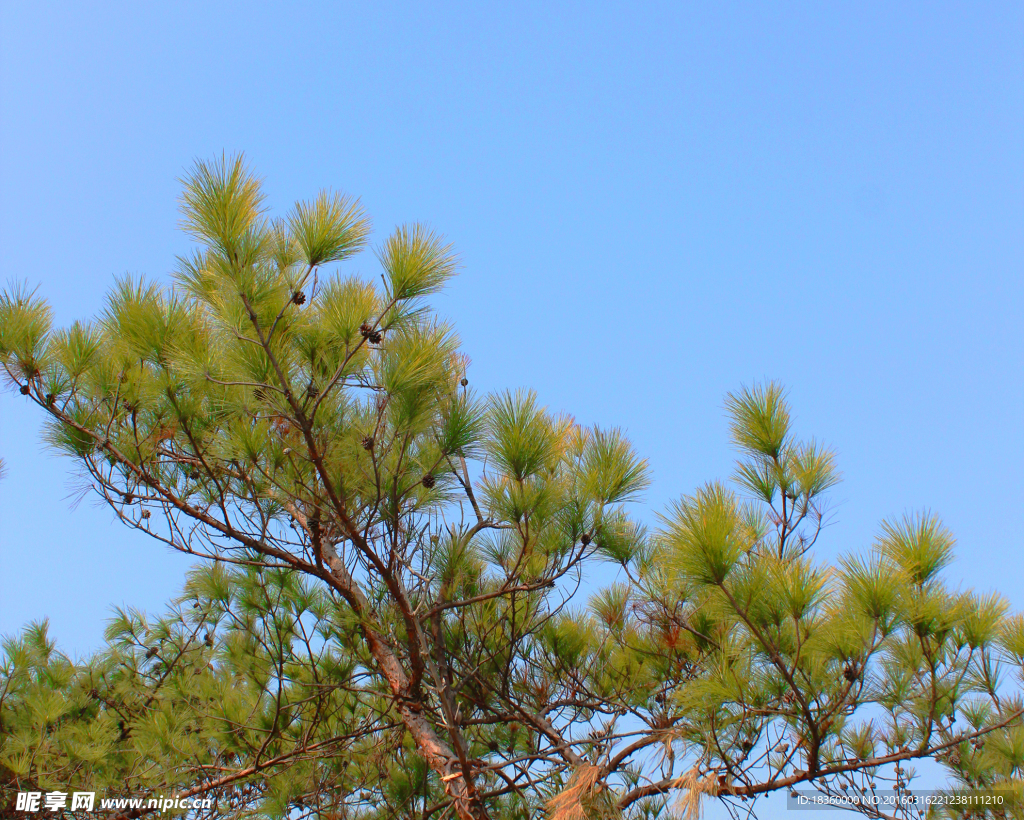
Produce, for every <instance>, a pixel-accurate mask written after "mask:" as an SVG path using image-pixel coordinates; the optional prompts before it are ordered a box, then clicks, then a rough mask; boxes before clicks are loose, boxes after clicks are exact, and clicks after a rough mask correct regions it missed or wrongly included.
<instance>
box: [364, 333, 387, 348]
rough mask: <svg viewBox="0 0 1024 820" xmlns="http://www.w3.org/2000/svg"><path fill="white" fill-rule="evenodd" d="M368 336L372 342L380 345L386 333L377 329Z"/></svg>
mask: <svg viewBox="0 0 1024 820" xmlns="http://www.w3.org/2000/svg"><path fill="white" fill-rule="evenodd" d="M366 338H367V339H369V341H370V344H375V345H379V344H380V343H381V340H382V339H383V338H384V334H382V333H381V332H380V331H379V330H375V331H373V333H370V334H368V335H367V337H366Z"/></svg>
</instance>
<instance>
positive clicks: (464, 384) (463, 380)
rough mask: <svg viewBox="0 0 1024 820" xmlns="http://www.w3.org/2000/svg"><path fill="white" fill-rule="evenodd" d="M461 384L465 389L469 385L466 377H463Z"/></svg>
mask: <svg viewBox="0 0 1024 820" xmlns="http://www.w3.org/2000/svg"><path fill="white" fill-rule="evenodd" d="M459 384H461V385H462V386H463V387H465V386H466V385H467V384H469V379H467V378H466V377H465V376H463V377H462V381H460V382H459Z"/></svg>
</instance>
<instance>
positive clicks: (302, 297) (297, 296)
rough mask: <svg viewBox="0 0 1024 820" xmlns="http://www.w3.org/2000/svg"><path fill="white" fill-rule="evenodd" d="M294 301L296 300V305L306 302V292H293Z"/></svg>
mask: <svg viewBox="0 0 1024 820" xmlns="http://www.w3.org/2000/svg"><path fill="white" fill-rule="evenodd" d="M292 302H294V303H295V304H296V305H304V304H306V294H305V293H303V292H302V291H301V290H297V291H295V293H293V294H292Z"/></svg>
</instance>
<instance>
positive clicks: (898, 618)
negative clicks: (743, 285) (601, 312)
mask: <svg viewBox="0 0 1024 820" xmlns="http://www.w3.org/2000/svg"><path fill="white" fill-rule="evenodd" d="M184 186H185V189H184V194H183V196H182V214H183V218H182V226H183V228H184V229H185V230H186V231H187V232H188V233H189V234H190V235H191V236H192V237H194V238H195V239H196V241H197V243H198V245H197V247H196V249H195V250H194V251H193V252H192V254H191V255H189V256H188V257H186V258H182V259H180V260H179V263H178V268H177V271H176V273H175V276H174V283H173V286H172V287H170V288H163V287H160V286H157V285H155V284H153V283H150V282H146V281H143V280H137V279H127V278H126V279H124V280H122V281H120V282H118V283H117V285H116V287H115V288H114V290H113V291H112V293H111V294H110V296H109V299H108V303H107V307H106V309H105V310H104V311H103V313H102V314H101V316H100V317H99V318H98V319H97V320H96V321H94V322H92V323H76V324H74V325H72V326H71V327H69V328H67V329H63V330H61V329H54V328H53V327H52V323H51V315H50V311H49V309H48V308H47V306H46V305H45V304H44V303H43V302H41V301H40V300H38V299H37V298H36V297H35V296H34V294H33V293H32V292H31V291H28V290H26V289H25V288H18V287H15V288H11V289H9V290H8V291H5V292H4V293H3V294H2V296H0V363H2V365H3V368H4V371H5V373H6V375H7V377H8V378H9V380H10V384H11V385H12V387H13V389H14V391H15V392H17V393H20V394H21V395H22V396H24V397H25V398H26V399H27V400H28V401H31V402H33V403H34V404H35V405H37V406H38V408H39V409H40V412H41V413H43V414H44V416H45V417H46V419H47V424H48V427H47V436H48V441H49V442H50V444H51V445H52V446H53V447H54V448H55V449H57V450H59V451H62V452H64V453H66V454H68V455H69V456H71V457H72V458H73V459H74V461H75V463H76V465H77V466H78V468H79V469H80V470H81V471H82V473H83V475H84V476H85V478H86V479H87V480H88V481H89V483H90V485H91V486H92V487H93V488H94V489H95V491H96V492H97V493H98V494H99V495H100V497H101V498H102V499H104V500H105V501H106V503H107V504H109V505H110V507H111V509H112V510H113V511H114V513H115V514H116V515H117V516H118V517H119V519H120V520H121V521H122V522H123V523H124V524H125V525H126V526H127V527H130V528H133V529H136V530H139V531H140V532H141V533H142V534H144V535H146V536H148V537H150V538H152V539H155V540H157V541H160V542H162V543H163V544H165V545H168V546H170V547H172V548H174V549H176V550H179V551H181V552H183V553H185V554H187V555H188V556H191V557H192V558H193V559H194V560H195V562H196V566H195V569H193V571H192V572H191V573H190V574H189V577H188V580H187V583H186V584H185V587H184V590H183V592H182V594H181V596H180V597H179V598H178V599H177V600H176V601H174V602H173V603H172V605H171V606H170V607H169V609H168V610H167V612H166V613H165V614H164V615H163V616H162V617H161V618H158V619H155V620H154V619H151V618H148V617H147V616H145V615H144V614H142V613H138V612H131V611H126V612H119V613H118V615H117V617H116V618H114V620H113V621H112V622H111V624H110V627H109V629H108V632H107V643H106V646H105V647H104V648H103V649H102V650H101V651H99V652H98V653H96V654H95V655H94V656H93V657H91V658H88V659H86V660H84V661H73V660H71V659H70V658H68V657H66V656H64V655H62V654H61V653H60V652H59V651H58V650H57V648H56V646H55V644H54V642H53V641H52V640H51V638H50V637H49V635H48V633H47V629H46V625H45V624H37V625H33V626H30V627H28V628H27V629H26V630H25V631H24V632H23V633H22V634H21V635H20V636H16V637H12V638H9V639H7V640H6V642H5V643H4V645H3V653H2V657H0V664H2V665H0V808H2V809H8V808H10V807H11V805H12V804H13V801H14V795H15V794H16V793H17V792H18V791H27V790H43V791H47V790H56V789H60V790H64V791H72V790H91V791H96V792H98V793H99V794H100V795H103V796H106V797H117V796H124V797H145V796H150V795H154V796H158V795H171V794H174V795H187V796H209V797H212V798H214V799H215V801H216V806H217V809H216V816H219V817H239V818H241V817H266V818H285V817H289V818H294V817H317V818H353V819H354V818H366V820H376V818H380V819H381V820H385V818H387V819H388V820H390V818H396V817H403V818H410V820H414V818H419V819H421V820H427V818H438V820H440V818H446V817H458V818H463V819H464V820H469V819H470V818H472V819H473V820H483V818H508V820H513V818H515V819H516V820H519V819H520V818H522V820H527V819H528V818H531V819H532V818H543V817H549V818H558V820H584V819H585V818H630V819H632V818H636V820H640V818H655V817H665V816H670V815H674V814H679V813H683V814H686V815H687V816H689V817H691V818H696V817H697V816H698V815H699V813H700V811H701V806H702V803H703V802H704V801H707V800H719V801H722V802H723V803H724V804H725V805H727V806H728V807H730V809H731V810H732V811H734V812H736V813H747V812H748V811H751V810H753V811H754V812H755V813H756V811H757V810H758V808H759V806H760V805H761V802H760V801H762V800H764V799H767V798H769V797H770V796H771V795H772V794H773V793H775V794H779V795H780V796H779V797H777V799H783V798H782V797H781V795H785V794H786V793H787V792H789V791H790V790H791V789H793V788H795V787H798V786H804V787H807V788H817V789H819V790H821V791H824V792H827V793H831V794H850V793H860V794H871V793H873V792H874V791H875V790H876V789H878V788H881V787H890V788H891V787H894V788H896V789H898V790H905V789H907V788H908V787H911V786H912V785H914V783H915V782H916V781H915V780H914V777H915V771H914V767H913V764H914V762H915V761H919V760H922V759H931V760H935V761H938V762H939V763H940V764H941V765H942V766H944V767H945V770H946V771H947V772H948V774H949V776H950V778H951V780H950V788H951V789H953V790H957V789H961V790H972V789H973V790H978V789H990V790H992V789H994V790H998V794H1000V795H1001V796H1002V799H1003V802H1002V803H1001V804H998V805H989V806H986V807H983V808H978V807H974V808H973V809H972V810H971V811H972V812H973V816H981V815H986V816H993V817H996V816H998V817H1003V816H1019V815H1020V811H1021V809H1020V799H1021V791H1022V774H1024V772H1022V767H1024V724H1022V720H1021V715H1022V709H1024V704H1022V699H1021V694H1020V683H1021V673H1022V669H1024V620H1022V619H1021V616H1019V615H1013V614H1011V613H1009V611H1008V608H1007V606H1006V604H1005V602H1004V601H1003V600H1002V599H1001V598H999V597H998V596H994V595H990V596H982V595H978V594H975V593H972V592H964V591H960V590H958V589H957V588H955V586H951V585H950V583H949V581H948V580H947V579H946V578H945V577H944V575H943V571H944V569H945V568H946V567H948V565H949V563H950V561H951V560H952V555H953V548H954V539H953V536H952V535H951V534H950V533H949V532H948V531H947V530H946V529H945V528H944V527H943V525H942V523H941V521H939V519H938V518H936V517H935V516H934V515H931V514H927V513H925V514H917V515H911V516H908V517H906V518H904V519H901V520H897V521H891V522H886V523H884V524H883V525H882V527H881V530H880V532H879V536H878V540H877V542H876V543H875V544H874V545H873V546H872V547H871V548H870V549H869V550H867V551H861V552H854V553H851V554H850V555H848V556H846V557H844V558H842V559H841V560H840V561H839V562H838V563H837V564H836V565H829V564H827V563H823V562H821V561H820V560H818V559H817V558H816V557H815V553H814V547H815V544H816V542H817V540H818V538H819V537H820V536H821V533H822V532H823V529H824V527H825V525H826V524H827V523H828V521H829V516H828V510H829V508H828V491H829V489H830V488H832V487H833V486H834V485H835V484H836V483H837V482H838V481H839V478H840V476H839V472H838V469H837V466H836V458H835V455H834V454H833V453H832V452H831V451H830V450H829V449H827V448H826V447H823V446H822V445H821V444H818V443H816V442H814V441H801V440H799V439H798V438H796V437H795V435H794V431H793V419H792V414H791V410H790V407H789V404H788V401H787V399H786V396H785V393H784V391H783V390H782V388H781V387H780V386H779V385H777V384H774V383H769V384H764V385H757V386H753V387H751V388H749V389H744V390H741V391H739V392H737V393H736V394H733V395H730V396H728V397H727V399H726V407H727V410H728V412H729V415H730V419H731V422H732V425H731V433H732V438H733V443H734V445H735V447H736V448H737V451H738V453H739V460H738V463H737V468H736V473H735V475H734V477H733V479H734V481H733V483H732V484H731V485H727V484H724V483H710V484H708V485H706V486H704V487H701V488H699V489H697V490H696V491H695V492H694V493H693V494H691V495H689V496H685V497H682V498H680V499H679V500H678V501H677V502H675V503H674V504H672V505H670V507H669V508H668V509H667V510H666V511H665V512H664V514H663V515H662V516H661V517H660V518H659V519H658V523H657V525H656V526H655V527H654V528H653V529H648V528H647V527H646V526H644V525H643V524H642V523H641V521H640V520H638V517H637V516H638V513H637V509H636V507H635V504H636V502H637V501H639V500H640V499H641V498H642V493H643V490H644V489H645V488H646V487H647V486H648V484H649V481H650V477H649V474H648V469H647V464H646V462H645V461H644V459H643V458H642V457H640V456H639V455H638V454H637V453H636V452H635V451H634V449H633V448H632V446H631V445H630V443H629V441H628V440H627V439H626V437H625V435H624V434H623V433H622V432H621V431H619V430H607V429H599V428H595V429H586V428H583V427H581V426H580V425H578V424H577V423H576V422H575V421H574V420H573V419H572V418H571V417H568V416H563V415H556V414H552V413H550V412H549V411H548V410H546V409H545V408H544V407H543V406H542V404H541V403H540V401H539V399H538V398H537V396H536V395H535V394H533V393H531V392H527V391H520V392H505V393H499V394H496V395H492V396H480V395H478V394H476V393H475V392H474V390H473V389H472V387H471V386H470V385H469V382H468V378H467V371H466V368H467V364H468V359H467V358H466V357H465V355H464V354H463V353H462V352H461V350H460V347H459V342H458V338H457V336H456V334H455V332H454V330H453V329H452V328H451V327H449V326H448V325H447V324H445V323H444V322H443V321H442V320H441V319H440V318H438V317H437V316H435V315H434V314H433V313H432V312H431V310H430V308H429V305H428V303H427V302H426V301H425V298H426V297H429V296H430V295H431V294H433V293H436V292H437V291H438V290H439V289H441V288H442V287H444V286H445V284H446V283H447V282H448V280H449V279H450V278H451V277H452V276H453V275H454V273H455V272H456V269H457V267H458V261H457V258H456V257H455V255H454V252H453V250H452V248H451V247H450V246H449V245H448V244H446V243H445V241H444V240H443V239H442V238H441V237H440V236H438V235H437V234H435V233H434V232H432V231H430V230H428V229H426V228H424V227H421V226H407V227H402V228H399V229H398V230H396V231H395V232H393V233H392V234H391V235H390V236H389V237H387V238H386V239H385V240H384V241H383V242H382V243H381V244H380V245H379V247H378V248H377V251H376V255H377V258H378V260H379V262H380V265H381V268H382V276H381V282H380V284H376V283H375V282H374V281H373V280H366V279H362V278H358V277H353V276H349V275H346V274H344V273H343V272H341V271H339V270H338V269H337V267H336V263H339V262H341V261H343V260H345V259H347V258H349V257H350V256H352V255H353V254H355V253H357V252H358V251H360V250H361V249H363V248H364V247H365V246H366V245H367V242H368V239H369V235H370V224H369V221H368V220H367V218H366V216H365V215H364V213H363V211H362V209H361V208H360V206H359V204H358V202H356V201H354V200H351V199H348V198H346V197H344V196H341V195H339V194H336V193H332V192H324V193H321V194H319V195H318V196H317V197H316V198H314V199H313V200H312V201H311V202H307V203H299V204H297V205H296V206H295V207H294V209H293V210H292V211H291V213H290V214H289V215H287V216H286V217H285V218H283V219H279V220H274V219H271V218H269V217H268V216H267V214H266V210H265V203H264V199H263V195H262V193H261V188H260V183H259V180H258V179H257V178H256V177H255V176H254V175H253V174H252V173H251V172H250V171H249V170H248V169H247V167H246V166H245V164H244V163H243V162H242V160H241V159H240V158H238V159H228V158H226V157H222V158H221V160H219V161H215V162H210V163H198V164H197V165H196V166H195V168H194V169H193V170H192V172H191V173H190V175H189V176H188V177H187V178H186V180H185V181H184ZM598 563H604V564H605V565H607V566H611V567H612V568H613V570H614V572H615V573H616V577H615V579H614V580H613V581H612V582H610V583H608V584H607V585H604V586H595V585H594V584H593V583H592V582H591V580H590V579H591V578H592V574H590V573H589V571H590V569H591V568H592V567H594V566H595V565H596V564H598ZM936 811H937V810H936ZM943 811H944V812H945V813H952V814H957V813H960V814H963V813H964V812H963V811H960V812H958V811H957V810H956V809H952V808H949V809H944V810H943ZM868 813H869V814H870V812H868ZM904 813H907V812H904ZM911 813H912V812H911ZM934 813H935V812H934V811H933V814H934ZM940 813H941V812H940ZM68 814H70V812H68ZM83 816H84V815H83ZM873 816H875V815H873Z"/></svg>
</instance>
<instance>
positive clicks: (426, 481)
mask: <svg viewBox="0 0 1024 820" xmlns="http://www.w3.org/2000/svg"><path fill="white" fill-rule="evenodd" d="M421 483H422V484H423V486H424V487H426V488H427V489H428V490H432V489H434V485H435V484H437V479H436V478H434V476H432V475H431V474H430V473H427V474H426V475H425V476H423V479H422V482H421Z"/></svg>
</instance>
